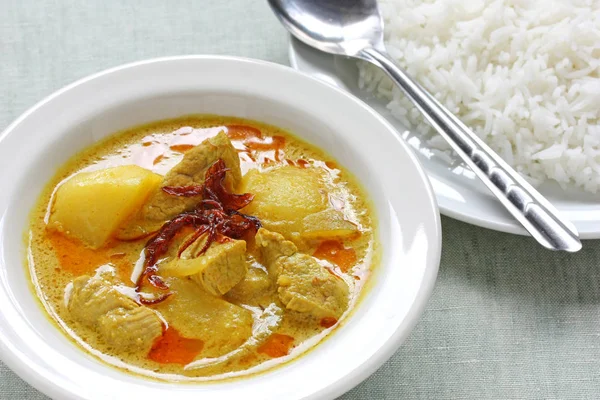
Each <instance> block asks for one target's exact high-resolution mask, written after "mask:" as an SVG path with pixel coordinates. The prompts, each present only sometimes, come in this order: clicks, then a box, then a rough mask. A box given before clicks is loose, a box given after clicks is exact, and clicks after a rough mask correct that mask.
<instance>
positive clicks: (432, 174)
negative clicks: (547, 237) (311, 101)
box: [289, 39, 600, 239]
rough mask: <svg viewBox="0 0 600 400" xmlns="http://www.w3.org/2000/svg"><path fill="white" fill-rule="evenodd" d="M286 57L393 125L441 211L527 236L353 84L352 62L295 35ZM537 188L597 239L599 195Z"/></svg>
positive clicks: (472, 181) (585, 235)
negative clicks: (416, 161) (408, 146)
mask: <svg viewBox="0 0 600 400" xmlns="http://www.w3.org/2000/svg"><path fill="white" fill-rule="evenodd" d="M289 58H290V64H291V66H292V67H293V68H295V69H297V70H298V71H302V72H305V73H307V74H309V75H311V76H313V77H315V78H318V79H321V80H323V81H325V82H327V83H329V84H331V85H334V86H336V87H338V88H341V89H343V90H346V91H347V92H349V93H352V94H353V95H355V96H356V97H358V98H359V99H361V100H363V101H364V102H365V103H367V104H368V105H369V106H371V107H372V108H373V109H375V110H376V111H377V112H379V113H380V114H381V115H383V116H384V117H385V118H386V119H387V120H388V121H389V122H390V123H391V124H392V125H394V127H395V128H396V129H397V131H398V132H400V133H401V134H402V136H403V137H404V138H405V139H406V140H407V141H408V142H409V143H410V144H411V145H412V147H413V149H415V150H416V154H418V155H419V158H420V160H421V163H422V164H423V166H424V167H425V171H426V172H427V175H428V176H429V180H430V181H431V184H432V186H433V190H434V191H435V194H436V197H437V201H438V205H439V207H440V210H441V212H442V214H444V215H447V216H449V217H452V218H456V219H458V220H461V221H465V222H468V223H471V224H474V225H478V226H482V227H484V228H489V229H494V230H498V231H502V232H508V233H516V234H521V235H523V234H527V233H526V232H525V230H524V229H523V228H522V227H521V225H520V224H519V223H518V222H516V221H515V220H514V219H513V217H512V216H511V215H510V214H509V213H508V212H507V211H506V210H505V209H504V208H503V207H502V206H501V205H500V203H498V201H497V200H496V198H495V197H494V196H493V195H491V194H490V193H489V191H488V190H487V188H486V187H485V186H484V185H483V183H481V182H480V181H479V180H478V179H477V177H476V176H475V174H473V172H472V171H471V170H469V169H465V168H464V167H463V165H462V164H461V163H460V162H454V163H449V162H448V161H446V160H444V159H443V158H442V157H439V156H437V155H436V154H434V153H432V152H431V150H430V149H428V148H427V147H426V146H424V145H422V143H421V141H420V140H419V136H418V134H415V133H412V132H409V131H408V130H407V128H406V127H405V126H403V125H402V124H401V123H400V122H399V121H398V120H397V119H395V118H394V117H392V115H391V113H390V112H389V111H388V110H387V108H386V104H387V102H386V101H384V100H382V99H379V98H376V97H374V96H373V95H372V94H370V93H368V92H366V91H365V90H361V89H359V88H358V68H357V66H356V61H355V60H352V59H349V58H345V57H338V56H332V55H329V54H326V53H322V52H320V51H317V50H314V49H312V48H311V47H309V46H307V45H305V44H303V43H301V42H299V41H298V40H295V39H292V40H290V49H289ZM398 172H399V173H401V171H398ZM538 189H539V190H540V192H541V193H542V194H543V195H545V196H546V197H547V198H548V199H549V200H550V201H551V202H552V203H553V204H554V206H555V207H556V208H558V209H559V210H560V211H561V212H562V213H563V215H564V216H565V217H566V218H568V219H570V220H571V221H572V222H573V223H574V224H575V226H576V227H577V229H578V231H579V234H580V236H581V238H582V239H598V238H600V201H599V200H600V195H592V194H589V193H585V192H583V191H581V190H578V189H575V188H572V189H570V190H568V191H565V190H563V189H561V188H560V187H559V186H558V185H557V184H555V183H545V184H544V185H542V186H541V187H540V188H538Z"/></svg>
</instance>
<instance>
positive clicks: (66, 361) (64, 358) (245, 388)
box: [0, 56, 441, 400]
mask: <svg viewBox="0 0 600 400" xmlns="http://www.w3.org/2000/svg"><path fill="white" fill-rule="evenodd" d="M192 113H214V114H222V115H234V116H239V117H245V118H251V119H256V120H260V121H263V122H267V123H270V124H274V125H277V126H279V127H282V128H285V129H289V130H290V131H292V132H293V133H295V134H297V135H298V136H299V137H301V138H303V139H305V140H307V141H308V142H311V143H313V144H315V145H317V146H319V147H321V148H323V149H325V150H326V151H327V152H328V153H329V154H331V155H332V156H333V157H334V158H335V159H337V161H338V162H340V163H341V164H342V165H344V166H345V167H347V168H348V169H349V170H350V171H351V172H352V173H353V174H354V175H355V176H356V177H357V178H358V180H359V181H360V182H361V183H362V184H363V186H364V187H365V189H366V191H367V192H368V194H369V196H370V197H371V199H372V200H373V203H374V205H375V210H376V214H377V215H376V218H377V219H378V221H379V232H378V235H379V240H380V242H381V247H382V250H383V257H382V262H381V265H380V266H379V267H378V270H377V272H376V273H375V274H374V275H373V276H372V277H371V281H372V282H371V287H370V289H369V290H368V291H367V293H366V295H365V296H364V297H363V300H362V302H360V304H359V305H358V308H357V310H356V312H355V313H354V314H353V315H352V316H351V318H350V319H349V320H348V321H346V323H345V324H344V325H343V326H341V327H340V329H338V330H336V331H335V332H334V334H333V335H332V336H331V337H330V338H329V339H327V340H325V341H324V342H323V343H321V344H320V345H319V346H317V348H316V349H315V350H313V351H311V352H309V353H308V354H306V355H304V356H302V357H300V358H299V359H297V360H295V361H293V362H291V363H288V364H286V365H284V366H282V367H280V368H276V369H274V370H272V371H268V372H266V373H263V374H260V375H256V376H252V377H248V378H244V379H238V380H234V381H228V382H217V383H210V384H181V383H165V382H158V381H151V380H148V379H145V378H141V377H137V376H134V375H130V374H127V373H124V372H121V371H119V370H117V369H115V368H113V367H110V366H108V365H106V364H103V363H102V362H100V361H97V360H96V359H95V358H93V357H91V356H89V355H88V354H86V353H85V352H84V351H83V350H81V349H80V348H79V347H78V346H76V345H75V344H73V343H72V342H71V341H70V340H69V339H68V338H67V337H66V336H65V335H64V334H63V333H62V332H61V331H60V330H59V329H58V328H57V327H56V326H55V325H54V324H53V323H52V322H51V321H50V319H49V318H48V317H47V315H46V313H45V311H44V310H43V309H42V307H41V306H40V303H39V302H38V300H37V298H36V295H35V293H34V292H33V290H32V288H31V284H30V278H29V273H28V271H27V269H26V267H25V258H26V251H25V243H24V238H23V234H24V232H25V231H26V227H27V220H28V214H29V212H30V210H31V208H32V206H33V205H34V202H35V201H36V199H37V197H38V195H39V193H40V191H41V189H42V187H43V186H44V185H45V183H46V182H47V181H48V180H49V179H50V178H51V177H52V175H53V174H54V173H55V171H56V168H57V167H58V166H60V165H61V164H62V163H63V162H65V161H66V160H67V159H68V158H69V157H71V156H72V155H73V154H74V153H75V152H77V151H78V150H81V149H83V148H85V147H86V146H89V145H90V144H92V143H94V142H95V141H97V140H98V139H100V138H102V137H104V136H106V135H109V134H111V133H113V132H115V131H118V130H121V129H123V128H126V127H131V126H134V125H138V124H141V123H146V122H150V121H155V120H160V119H164V118H172V117H176V116H181V115H185V114H192ZM440 248H441V232H440V220H439V214H438V208H437V205H436V202H435V199H434V196H433V192H432V190H431V187H430V185H429V182H428V181H427V178H426V176H425V174H424V172H423V170H422V168H421V166H420V165H419V163H418V161H417V159H416V158H415V156H414V155H413V153H412V152H411V150H410V149H409V148H408V147H407V146H406V144H405V143H404V142H403V141H402V139H400V138H399V135H398V134H397V133H396V132H395V131H394V129H393V128H392V126H391V125H390V124H389V123H387V122H386V121H385V120H384V119H383V118H382V117H380V116H379V115H378V114H376V113H375V112H374V111H372V110H371V109H370V108H368V107H367V106H366V105H365V104H363V103H362V102H360V101H359V100H357V99H355V98H353V97H351V96H349V95H347V94H345V93H343V92H342V91H340V90H337V89H335V88H333V87H331V86H328V85H326V84H324V83H321V82H319V81H317V80H315V79H312V78H310V77H307V76H305V75H303V74H301V73H298V72H296V71H293V70H292V69H290V68H287V67H283V66H280V65H275V64H269V63H265V62H259V61H253V60H245V59H237V58H230V57H209V56H206V57H203V56H192V57H177V58H164V59H157V60H150V61H144V62H139V63H135V64H129V65H125V66H122V67H118V68H114V69H111V70H108V71H105V72H101V73H99V74H96V75H93V76H91V77H88V78H85V79H82V80H80V81H78V82H76V83H74V84H72V85H70V86H67V87H66V88H64V89H62V90H60V91H58V92H56V93H55V94H53V95H51V96H50V97H48V98H47V99H45V100H43V101H42V102H40V103H39V104H37V105H36V106H34V107H33V108H32V109H30V110H29V111H27V112H26V113H25V114H24V115H22V116H21V117H20V118H19V119H17V120H16V121H15V122H14V123H13V124H12V125H10V126H9V127H8V128H7V129H6V130H5V131H4V132H3V133H2V134H1V135H0V304H1V305H2V306H1V307H0V357H1V358H2V360H3V361H4V362H5V363H6V364H7V365H8V366H9V367H10V368H11V369H13V370H14V371H15V372H16V373H17V374H19V375H20V376H21V377H22V378H23V379H25V380H26V381H27V382H29V383H30V384H31V385H33V386H34V387H36V388H37V389H39V390H41V391H42V392H44V393H46V394H47V395H49V396H52V397H55V398H60V399H109V398H143V399H145V400H151V399H157V400H158V399H160V400H164V399H165V398H178V399H198V398H202V399H220V400H226V399H236V400H237V399H239V398H242V397H244V398H249V399H265V400H267V399H286V400H293V399H317V398H318V399H324V398H333V397H335V396H338V395H340V394H342V393H343V392H345V391H347V390H349V389H350V388H352V387H354V386H355V385H357V384H358V383H359V382H361V381H362V380H364V379H365V378H366V377H367V376H369V375H370V374H371V373H373V372H374V371H375V370H376V369H377V368H378V367H379V366H381V364H383V362H385V361H386V360H387V359H388V358H389V357H391V356H392V354H393V353H394V352H395V351H396V349H397V348H398V347H399V346H400V344H401V343H402V342H403V341H404V339H405V338H406V337H407V335H408V333H409V332H410V330H411V329H412V328H413V326H414V325H415V323H416V322H417V319H418V317H419V316H420V314H421V313H422V312H423V309H424V307H425V303H426V301H427V299H428V297H429V295H430V293H431V291H432V289H433V285H434V282H435V278H436V275H437V269H438V264H439V258H440Z"/></svg>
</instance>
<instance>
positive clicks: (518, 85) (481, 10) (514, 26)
mask: <svg viewBox="0 0 600 400" xmlns="http://www.w3.org/2000/svg"><path fill="white" fill-rule="evenodd" d="M380 7H381V11H382V14H383V16H384V19H385V24H386V26H385V34H386V46H387V49H388V51H389V53H390V54H391V55H392V57H394V58H395V59H396V60H397V61H398V62H399V64H400V65H401V66H402V67H403V68H405V69H406V70H407V71H408V73H409V74H410V75H411V76H413V77H414V78H416V79H417V81H419V82H420V83H421V84H422V85H423V86H424V87H425V88H426V89H427V90H429V91H430V92H431V93H433V94H434V95H435V97H436V98H437V99H438V100H440V101H441V102H442V103H443V104H444V105H445V106H446V107H448V108H449V109H450V111H452V112H454V113H456V114H457V115H458V116H459V117H460V118H461V119H462V121H463V122H465V123H466V124H467V125H468V126H470V127H471V128H472V129H473V130H474V131H475V132H476V133H477V134H478V135H479V136H480V137H481V138H483V139H484V140H485V141H486V142H487V143H488V144H489V145H490V146H491V147H492V148H493V149H494V150H495V151H496V152H498V153H499V154H500V156H502V157H503V158H504V159H505V160H506V161H507V162H508V163H509V164H511V165H512V166H513V167H515V168H516V169H517V171H519V172H520V173H522V174H524V175H526V176H528V177H530V178H532V179H531V180H533V181H534V183H535V182H538V183H539V182H542V181H545V180H548V179H552V180H555V181H557V182H558V183H559V184H561V185H562V186H566V185H567V184H574V185H576V186H578V187H580V188H583V189H584V190H587V191H590V192H594V193H595V192H597V191H598V189H599V185H600V1H599V0H595V1H591V0H588V1H585V0H537V1H535V0H533V1H532V0H521V1H519V0H513V1H503V0H437V1H436V0H431V1H418V0H382V1H380ZM359 70H360V78H359V79H360V82H359V85H360V86H361V87H364V88H367V89H368V90H370V91H373V92H375V93H377V94H378V95H381V96H383V97H384V98H386V99H388V100H389V104H388V108H389V109H390V111H391V112H392V114H393V115H394V117H396V118H398V119H399V120H400V121H401V122H403V123H404V124H405V125H406V126H408V127H412V128H413V129H414V130H416V131H418V132H420V133H421V134H423V135H425V137H428V138H429V139H428V140H427V145H428V146H429V147H432V148H435V149H440V150H448V149H449V147H448V145H447V144H446V143H445V141H444V140H443V139H442V138H441V137H439V136H437V135H435V134H434V132H433V129H432V128H430V127H429V125H427V124H426V123H425V122H424V120H423V118H422V117H421V115H420V113H419V111H418V110H417V109H415V108H414V107H413V106H412V103H411V102H410V101H409V100H408V99H406V98H405V97H404V95H403V94H402V92H401V91H400V90H399V89H398V88H396V87H395V86H394V85H393V84H392V83H391V81H389V80H388V79H386V78H385V77H384V75H383V73H382V72H381V71H379V70H378V69H376V68H375V67H373V66H370V65H367V64H366V63H360V65H359Z"/></svg>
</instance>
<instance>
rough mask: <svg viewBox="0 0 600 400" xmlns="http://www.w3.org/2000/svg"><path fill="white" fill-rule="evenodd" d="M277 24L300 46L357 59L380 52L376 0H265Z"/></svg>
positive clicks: (381, 27)
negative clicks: (364, 51) (369, 50)
mask: <svg viewBox="0 0 600 400" xmlns="http://www.w3.org/2000/svg"><path fill="white" fill-rule="evenodd" d="M269 4H270V6H271V8H272V9H273V11H274V12H275V15H277V17H278V18H279V20H280V21H281V23H282V24H283V25H284V26H285V27H286V29H287V30H288V31H290V32H291V33H292V34H293V35H294V36H295V37H297V38H298V39H300V40H301V41H303V42H304V43H306V44H308V45H309V46H312V47H314V48H317V49H319V50H321V51H324V52H326V53H331V54H338V55H346V56H355V57H356V56H359V52H360V50H362V49H364V48H365V47H374V48H377V49H381V50H383V49H384V46H383V19H382V18H381V15H380V13H379V8H378V6H377V1H376V0H357V1H346V0H329V1H321V0H269Z"/></svg>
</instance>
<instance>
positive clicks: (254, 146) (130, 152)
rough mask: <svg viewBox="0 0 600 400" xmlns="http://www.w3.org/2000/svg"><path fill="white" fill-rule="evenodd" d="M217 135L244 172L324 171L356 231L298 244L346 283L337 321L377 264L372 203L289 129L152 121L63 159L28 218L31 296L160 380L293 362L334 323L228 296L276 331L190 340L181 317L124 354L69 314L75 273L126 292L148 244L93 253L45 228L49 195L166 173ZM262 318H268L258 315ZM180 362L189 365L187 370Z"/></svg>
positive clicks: (123, 362) (131, 366)
mask: <svg viewBox="0 0 600 400" xmlns="http://www.w3.org/2000/svg"><path fill="white" fill-rule="evenodd" d="M222 130H225V131H226V132H227V134H228V136H229V138H230V139H231V141H232V143H233V145H234V147H235V148H236V149H237V150H238V155H239V157H240V160H241V169H242V174H245V173H246V172H247V171H249V170H251V169H259V170H268V169H269V168H273V167H276V166H282V165H294V166H297V167H300V168H320V169H322V170H323V171H325V173H324V176H325V180H326V184H327V186H328V199H329V202H330V203H331V204H332V205H333V206H334V207H342V208H343V211H344V214H345V215H346V217H347V218H348V219H349V220H351V221H354V222H355V223H356V224H357V225H358V226H359V227H360V234H359V235H356V236H355V237H353V238H351V239H349V240H345V241H341V240H335V239H334V240H331V239H330V240H300V241H297V242H296V243H297V245H298V248H299V250H300V251H302V252H304V253H307V254H311V255H314V256H315V257H317V258H319V259H321V260H324V261H323V263H324V265H325V264H326V265H327V266H328V268H330V271H331V272H332V273H334V274H337V275H338V276H340V277H342V278H343V279H344V281H345V282H346V283H347V284H348V286H349V288H350V301H349V305H348V309H347V311H346V312H345V313H344V315H342V317H341V318H340V319H343V318H346V317H347V316H348V314H349V313H351V312H352V310H353V308H354V305H355V304H356V302H357V300H358V299H359V295H360V293H361V289H362V287H363V285H364V284H365V282H366V280H367V278H368V277H369V275H370V271H371V269H372V268H373V266H374V265H375V264H376V263H377V261H378V257H379V250H378V248H377V246H376V242H375V240H374V232H375V229H374V223H375V222H374V220H373V213H372V209H371V206H370V204H369V203H368V201H367V200H366V195H365V193H364V192H363V191H362V189H361V188H360V187H359V186H358V185H357V184H356V182H355V181H354V179H353V177H352V176H351V175H350V174H349V173H348V172H347V171H345V170H344V169H343V168H342V167H341V166H339V165H338V164H337V163H336V162H335V161H334V160H332V159H331V158H330V157H329V156H327V155H326V154H325V153H324V152H322V151H321V150H319V149H317V148H315V147H313V146H311V145H308V144H306V143H305V142H302V141H301V140H299V139H297V138H296V137H294V136H292V135H291V134H289V133H288V132H285V131H283V130H281V129H278V128H276V127H273V126H270V125H265V124H261V123H257V122H254V121H250V120H244V119H238V118H232V117H220V116H189V117H184V118H178V119H173V120H166V121H161V122H157V123H152V124H149V125H144V126H140V127H136V128H133V129H129V130H126V131H123V132H120V133H118V134H116V135H113V136H111V137H109V138H107V139H105V140H103V141H101V142H100V143H98V144H96V145H94V146H92V147H90V148H88V149H86V150H84V151H82V152H81V153H79V154H78V155H76V156H75V157H73V158H72V159H71V160H69V161H68V162H67V163H66V164H65V165H64V166H63V167H61V168H60V169H59V171H58V172H57V174H56V175H55V177H54V178H53V179H52V180H51V181H50V182H49V183H48V185H47V187H46V188H45V189H44V191H43V193H42V194H41V196H40V198H39V201H38V203H37V205H36V208H35V209H34V211H33V213H32V216H31V224H30V231H29V235H28V238H27V240H28V252H29V257H28V260H29V270H30V273H31V275H32V281H33V283H34V285H35V290H36V292H37V293H38V295H39V297H40V299H41V301H42V303H43V305H44V307H45V308H46V310H47V311H48V312H49V313H50V314H51V316H52V317H53V318H54V319H55V322H56V323H58V325H59V326H61V327H62V329H63V330H65V331H66V333H67V334H68V335H69V336H70V337H71V338H72V339H73V340H75V341H76V342H77V343H79V344H80V345H81V346H83V347H84V348H86V349H87V350H88V351H90V352H91V353H93V354H94V355H95V356H97V357H99V358H100V359H102V360H103V361H105V362H108V363H110V364H112V365H114V366H117V367H119V368H123V369H127V370H129V371H130V372H134V373H138V374H142V375H146V376H150V377H153V378H158V379H167V380H191V381H193V380H198V381H199V380H214V379H224V378H230V377H235V376H241V375H246V374H250V373H255V372H258V371H261V370H265V369H268V368H270V367H272V366H274V365H278V364H282V363H284V362H286V361H288V360H290V359H293V358H294V357H296V356H298V355H299V354H302V353H304V352H305V351H306V350H308V349H310V348H312V347H314V345H316V344H317V343H318V342H319V341H320V340H321V339H322V338H324V337H325V336H326V335H327V333H329V332H330V331H331V330H333V329H335V328H336V327H337V326H338V323H337V321H336V320H335V319H333V320H331V319H329V320H328V319H326V318H323V319H321V320H318V319H316V318H314V317H312V316H310V315H308V314H303V313H300V312H296V311H291V310H284V311H281V310H279V314H277V312H274V313H273V315H270V314H269V315H270V316H269V315H267V314H268V312H270V311H269V307H270V306H268V305H267V303H269V302H272V303H273V304H278V300H277V292H274V293H273V294H272V297H271V298H268V299H262V300H261V301H258V302H257V301H255V300H253V299H243V298H242V299H240V298H236V297H235V296H228V294H226V295H225V296H224V298H225V299H226V300H228V301H229V302H230V303H232V304H237V305H240V306H243V307H245V310H247V314H248V315H252V318H253V326H252V329H253V332H252V334H253V335H254V333H255V332H254V330H255V328H256V326H257V325H259V322H261V321H262V322H265V321H271V322H273V321H275V320H277V319H278V322H277V323H276V324H275V325H274V326H276V328H275V329H274V330H272V331H271V332H272V333H271V334H270V335H269V336H268V337H266V338H264V337H263V338H262V339H261V341H259V342H256V343H250V344H248V343H246V342H245V341H244V340H242V339H243V338H242V339H239V340H237V339H235V338H233V336H235V335H233V336H232V337H230V338H227V340H225V341H224V342H219V341H218V340H216V341H215V340H208V338H194V339H190V338H186V337H185V336H184V335H182V334H181V332H179V331H180V329H174V328H173V325H177V321H175V320H173V321H168V320H167V321H166V322H167V326H169V328H167V330H166V332H165V334H164V335H163V338H162V339H161V340H160V341H159V343H157V344H156V345H155V346H154V347H153V349H152V351H151V352H150V354H139V353H124V352H123V350H122V349H118V348H112V347H111V346H109V345H107V344H105V343H104V342H103V341H102V340H101V339H99V335H98V333H97V332H96V331H95V330H93V329H90V328H88V327H87V326H84V325H83V324H81V323H79V322H78V321H77V320H75V319H74V318H72V316H71V315H70V313H69V312H68V310H67V309H66V307H65V305H64V304H65V288H66V287H67V285H69V283H70V282H71V281H72V280H73V279H74V278H76V277H78V276H81V275H90V276H92V275H95V274H100V273H102V274H108V275H113V276H114V277H115V279H116V280H117V281H119V282H122V284H123V285H125V286H130V287H132V286H134V283H132V280H131V276H132V273H133V269H134V266H135V264H136V262H137V261H138V258H139V256H140V253H141V252H142V251H143V249H144V246H145V244H146V242H147V239H140V240H133V241H118V240H112V241H111V242H109V243H108V245H106V246H104V247H102V248H100V249H97V250H92V249H89V248H87V247H86V246H84V245H83V244H81V243H79V242H77V241H75V240H72V239H69V238H67V237H66V236H64V235H62V234H60V233H55V232H50V231H48V230H47V228H46V226H47V225H46V223H47V221H48V215H49V212H50V209H51V206H52V201H53V194H54V193H55V191H56V188H57V187H58V186H59V185H60V184H61V182H63V181H65V180H66V179H68V178H69V177H71V176H73V175H74V174H77V173H79V172H82V171H92V170H97V169H101V168H107V167H113V166H118V165H125V164H137V165H139V166H141V167H143V168H146V169H149V170H152V171H154V172H156V173H158V174H161V175H164V174H165V173H166V172H167V171H168V170H169V169H170V168H171V167H173V166H174V165H175V164H176V163H177V162H179V161H180V160H181V159H182V157H183V155H184V153H185V152H186V151H187V150H189V149H190V148H192V147H193V146H196V145H198V144H199V143H200V142H202V141H203V140H205V139H207V138H209V137H212V136H214V135H216V134H217V133H218V132H219V131H222ZM248 253H249V254H250V255H251V259H250V261H251V266H250V267H249V269H250V270H252V273H255V274H262V273H266V268H265V267H264V266H263V265H261V264H260V263H259V262H258V261H256V260H257V257H256V255H255V254H254V250H253V249H252V248H249V251H248ZM99 267H100V268H99ZM190 282H191V281H190ZM176 295H177V292H175V296H176ZM175 296H174V297H175ZM169 301H176V299H175V298H173V299H168V300H167V301H165V303H167V302H169ZM164 307H166V306H165V305H164V304H163V305H160V304H159V305H156V306H151V308H153V309H155V310H157V311H158V312H159V313H160V312H161V308H163V309H164V310H166V309H165V308H164ZM273 309H275V308H273ZM284 309H285V307H284ZM265 315H266V316H265ZM263 317H264V320H263V319H260V318H263ZM174 318H175V319H177V318H176V317H174ZM269 318H270V319H269ZM259 319H260V321H259ZM257 332H258V330H257ZM252 337H254V336H252ZM236 340H237V341H236ZM190 362H191V363H192V364H190ZM194 364H196V365H195V366H194ZM185 365H188V368H184V367H185ZM189 365H192V367H189Z"/></svg>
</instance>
